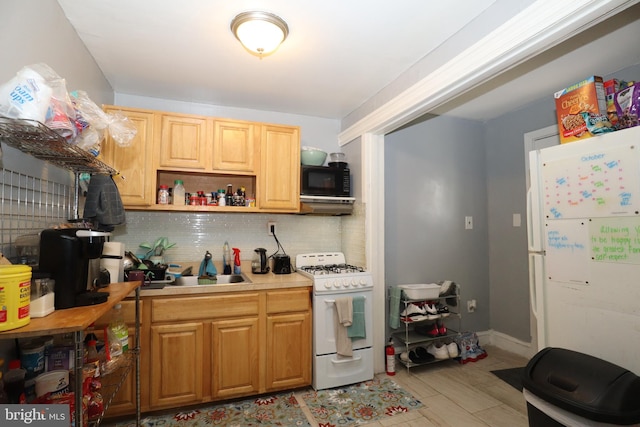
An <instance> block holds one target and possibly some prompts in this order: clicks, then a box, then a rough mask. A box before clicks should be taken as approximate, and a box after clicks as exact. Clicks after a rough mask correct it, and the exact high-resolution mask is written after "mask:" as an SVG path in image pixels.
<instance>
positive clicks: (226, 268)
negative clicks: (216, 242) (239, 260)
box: [222, 241, 231, 274]
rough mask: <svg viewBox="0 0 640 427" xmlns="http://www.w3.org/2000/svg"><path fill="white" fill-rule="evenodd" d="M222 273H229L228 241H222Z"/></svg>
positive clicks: (229, 253)
mask: <svg viewBox="0 0 640 427" xmlns="http://www.w3.org/2000/svg"><path fill="white" fill-rule="evenodd" d="M222 270H223V272H222V274H231V250H230V249H229V243H228V242H226V241H225V242H224V246H222Z"/></svg>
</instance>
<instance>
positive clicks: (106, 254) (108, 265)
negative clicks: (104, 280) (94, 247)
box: [100, 242, 124, 283]
mask: <svg viewBox="0 0 640 427" xmlns="http://www.w3.org/2000/svg"><path fill="white" fill-rule="evenodd" d="M100 267H102V268H105V269H107V271H109V275H110V276H111V283H118V282H124V243H120V242H105V243H104V247H103V248H102V257H101V259H100Z"/></svg>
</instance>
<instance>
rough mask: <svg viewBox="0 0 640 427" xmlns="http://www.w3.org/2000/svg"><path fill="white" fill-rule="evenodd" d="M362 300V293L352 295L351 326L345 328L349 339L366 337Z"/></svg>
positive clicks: (363, 298)
mask: <svg viewBox="0 0 640 427" xmlns="http://www.w3.org/2000/svg"><path fill="white" fill-rule="evenodd" d="M364 300H365V297H364V296H362V295H360V296H357V297H353V319H352V322H351V326H349V327H348V328H347V335H348V336H349V338H351V339H354V338H355V339H358V338H366V337H367V331H366V330H365V326H364V324H365V320H364Z"/></svg>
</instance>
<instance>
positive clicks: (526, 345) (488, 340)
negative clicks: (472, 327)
mask: <svg viewBox="0 0 640 427" xmlns="http://www.w3.org/2000/svg"><path fill="white" fill-rule="evenodd" d="M476 334H477V335H478V340H479V341H480V345H492V346H494V347H498V348H500V349H502V350H505V351H508V352H510V353H513V354H517V355H519V356H522V357H526V358H527V359H530V358H531V357H533V356H534V355H535V354H536V353H537V350H536V349H535V348H533V347H532V346H531V343H530V342H525V341H521V340H519V339H517V338H514V337H512V336H510V335H507V334H503V333H502V332H497V331H494V330H493V329H489V330H488V331H482V332H476Z"/></svg>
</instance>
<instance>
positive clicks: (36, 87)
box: [0, 67, 53, 123]
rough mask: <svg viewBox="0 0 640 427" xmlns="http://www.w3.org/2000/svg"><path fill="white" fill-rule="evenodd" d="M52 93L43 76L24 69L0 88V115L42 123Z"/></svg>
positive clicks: (29, 68)
mask: <svg viewBox="0 0 640 427" xmlns="http://www.w3.org/2000/svg"><path fill="white" fill-rule="evenodd" d="M52 92H53V90H52V89H51V87H50V86H49V85H48V84H47V82H46V80H45V78H44V77H43V76H41V75H40V74H39V73H38V72H37V71H35V70H34V69H33V68H31V67H24V68H22V69H21V70H20V71H19V72H18V74H16V76H15V77H14V78H12V79H11V80H9V81H8V82H7V83H5V84H3V85H2V86H0V114H2V115H3V116H6V117H10V118H12V119H31V120H37V121H39V122H42V123H44V122H45V119H46V117H47V110H48V109H49V104H50V103H51V93H52Z"/></svg>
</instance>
